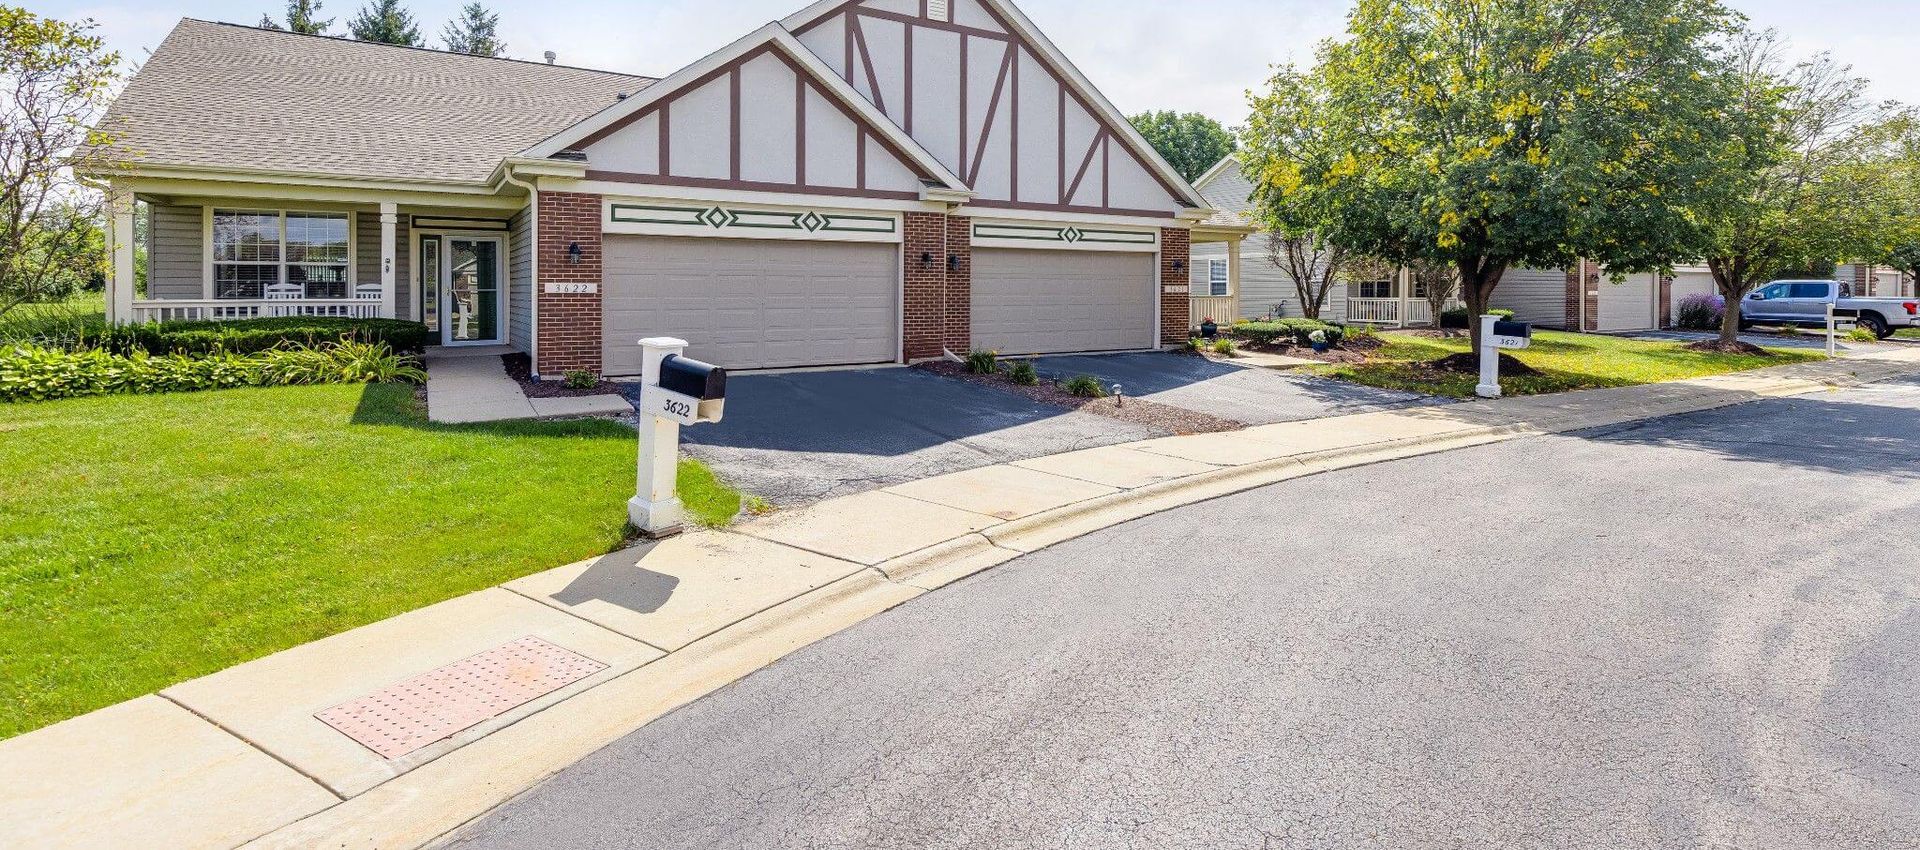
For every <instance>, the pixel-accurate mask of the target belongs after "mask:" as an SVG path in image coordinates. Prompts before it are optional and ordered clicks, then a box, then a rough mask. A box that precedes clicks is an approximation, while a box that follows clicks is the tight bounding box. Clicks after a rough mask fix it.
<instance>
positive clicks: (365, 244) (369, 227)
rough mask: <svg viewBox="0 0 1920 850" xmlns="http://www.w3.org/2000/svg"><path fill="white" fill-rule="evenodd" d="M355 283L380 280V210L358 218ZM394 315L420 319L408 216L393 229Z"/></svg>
mask: <svg viewBox="0 0 1920 850" xmlns="http://www.w3.org/2000/svg"><path fill="white" fill-rule="evenodd" d="M353 226H354V230H355V232H354V234H353V237H354V266H353V275H354V283H356V284H361V283H375V284H377V283H379V282H380V213H378V212H363V213H359V214H358V215H357V216H356V221H354V224H353ZM393 240H394V244H393V251H394V253H393V268H394V275H393V290H394V305H395V307H394V315H395V316H397V317H399V318H402V319H415V320H418V319H419V318H420V304H419V301H418V299H416V298H415V297H414V294H413V280H412V275H410V274H408V269H411V268H413V263H412V261H411V254H412V251H411V249H412V247H413V245H412V241H413V240H412V239H410V238H408V234H407V216H406V215H405V214H402V215H401V216H400V223H399V224H396V225H394V229H393Z"/></svg>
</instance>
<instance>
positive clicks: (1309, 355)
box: [1240, 340, 1385, 363]
mask: <svg viewBox="0 0 1920 850" xmlns="http://www.w3.org/2000/svg"><path fill="white" fill-rule="evenodd" d="M1384 344H1385V343H1383V342H1380V341H1378V340H1373V341H1361V340H1354V341H1353V342H1352V343H1344V342H1343V343H1341V344H1340V347H1339V348H1329V349H1327V350H1326V351H1314V350H1313V346H1311V345H1292V344H1287V343H1282V344H1279V345H1242V346H1240V349H1241V350H1242V351H1262V352H1266V353H1268V354H1284V355H1286V356H1288V357H1300V358H1304V359H1307V360H1318V361H1320V362H1322V363H1365V362H1366V360H1367V352H1368V351H1370V350H1372V349H1375V348H1379V347H1380V346H1382V345H1384Z"/></svg>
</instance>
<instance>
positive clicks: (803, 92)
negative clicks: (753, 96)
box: [793, 74, 807, 186]
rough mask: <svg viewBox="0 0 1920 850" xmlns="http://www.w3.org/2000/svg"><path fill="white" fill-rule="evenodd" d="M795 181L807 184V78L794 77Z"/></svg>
mask: <svg viewBox="0 0 1920 850" xmlns="http://www.w3.org/2000/svg"><path fill="white" fill-rule="evenodd" d="M793 182H795V183H798V184H800V185H802V186H805V185H807V78H805V77H802V76H799V75H797V74H796V75H794V78H793Z"/></svg>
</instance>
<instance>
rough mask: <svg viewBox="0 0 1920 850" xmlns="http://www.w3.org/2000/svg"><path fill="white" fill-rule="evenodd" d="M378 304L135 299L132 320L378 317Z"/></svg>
mask: <svg viewBox="0 0 1920 850" xmlns="http://www.w3.org/2000/svg"><path fill="white" fill-rule="evenodd" d="M381 306H382V303H381V302H380V301H379V300H377V299H368V298H292V299H290V298H274V299H266V298H260V299H237V298H214V299H205V300H191V301H189V300H173V299H168V300H164V301H135V302H133V320H134V321H136V322H174V321H195V320H220V321H225V320H231V319H267V318H278V317H281V316H326V317H332V318H342V319H377V318H381V315H380V314H381V309H380V308H381Z"/></svg>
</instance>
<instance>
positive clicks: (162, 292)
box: [147, 204, 206, 299]
mask: <svg viewBox="0 0 1920 850" xmlns="http://www.w3.org/2000/svg"><path fill="white" fill-rule="evenodd" d="M150 209H152V210H153V226H152V227H151V228H150V229H149V230H148V231H147V297H148V298H152V299H195V298H204V297H206V276H205V272H204V271H203V266H202V264H203V263H204V262H205V260H206V252H205V248H204V244H203V243H204V237H205V233H204V231H203V230H202V226H203V224H204V221H203V219H202V217H201V216H202V213H201V208H200V207H179V206H163V205H161V204H153V205H152V206H151V207H150Z"/></svg>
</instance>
